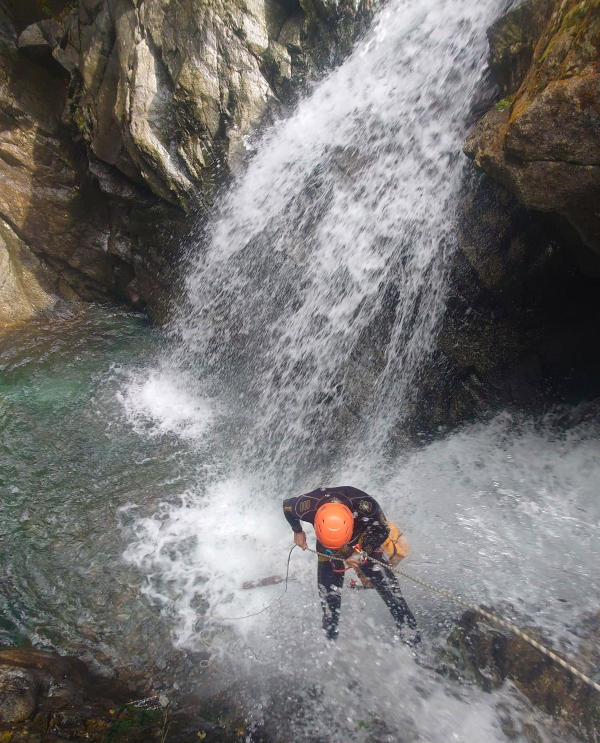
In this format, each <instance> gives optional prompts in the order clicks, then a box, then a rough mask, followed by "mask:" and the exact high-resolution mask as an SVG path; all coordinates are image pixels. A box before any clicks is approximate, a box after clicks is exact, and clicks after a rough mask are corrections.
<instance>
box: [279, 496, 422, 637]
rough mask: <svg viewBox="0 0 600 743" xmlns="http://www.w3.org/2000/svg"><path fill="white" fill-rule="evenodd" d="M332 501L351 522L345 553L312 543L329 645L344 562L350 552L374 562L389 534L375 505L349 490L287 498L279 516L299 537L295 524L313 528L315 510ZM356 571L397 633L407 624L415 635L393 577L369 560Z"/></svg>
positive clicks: (333, 633) (335, 627)
mask: <svg viewBox="0 0 600 743" xmlns="http://www.w3.org/2000/svg"><path fill="white" fill-rule="evenodd" d="M332 500H335V501H339V502H340V503H343V504H344V505H346V506H348V508H349V509H350V510H351V511H352V514H353V516H354V529H353V532H352V538H351V539H350V541H349V542H348V544H346V545H345V546H344V547H342V548H341V549H339V550H334V551H332V550H326V549H325V547H324V546H323V545H322V544H321V543H320V542H318V541H317V552H318V553H319V558H318V563H317V583H318V586H319V597H320V599H321V607H322V609H323V629H324V630H325V632H326V634H327V637H328V638H329V639H331V640H334V639H335V638H336V637H337V634H338V621H339V616H340V606H341V603H342V586H343V584H344V567H345V565H344V559H345V558H347V557H350V555H352V554H353V553H354V549H353V548H354V547H355V546H359V547H360V548H361V549H363V550H364V551H365V552H366V553H367V554H368V555H371V554H372V555H373V557H375V558H378V557H379V554H378V549H379V547H380V546H381V544H383V542H385V540H386V539H387V538H388V536H389V531H390V530H389V526H388V525H387V520H386V518H385V516H384V514H383V511H382V510H381V507H380V506H379V504H378V503H377V501H376V500H375V499H374V498H372V497H371V496H370V495H368V494H367V493H364V492H363V491H362V490H358V488H353V487H349V486H343V487H335V488H319V489H318V490H313V491H311V492H310V493H305V494H304V495H299V496H296V497H295V498H287V499H286V500H284V501H283V513H284V515H285V518H286V519H287V521H288V523H289V524H290V526H291V527H292V529H293V531H294V532H295V533H296V534H299V533H300V532H302V531H303V529H302V526H301V524H300V522H301V521H308V523H309V524H314V521H315V514H316V512H317V509H318V508H319V507H320V506H322V505H323V504H324V503H327V502H328V501H332ZM360 569H361V572H362V573H363V574H364V575H365V576H366V577H367V578H368V579H369V580H370V581H371V583H372V584H373V587H374V588H375V590H376V591H377V593H378V594H379V595H380V596H381V598H382V599H383V601H384V602H385V604H386V606H387V607H388V608H389V610H390V612H391V614H392V616H393V617H394V620H395V621H396V625H397V626H398V629H400V630H402V629H404V626H405V624H406V625H407V626H408V627H409V628H410V629H413V630H414V629H415V628H416V626H417V623H416V621H415V618H414V616H413V615H412V612H411V611H410V609H409V608H408V605H407V603H406V601H405V600H404V597H403V596H402V593H401V591H400V586H399V585H398V581H397V580H396V576H395V575H394V574H393V573H392V571H391V570H389V569H388V568H385V567H383V566H380V565H377V564H375V563H372V562H371V561H369V560H367V561H366V562H365V563H363V564H362V565H361V567H360ZM411 640H412V642H413V643H414V642H418V633H416V634H413V637H412V638H411Z"/></svg>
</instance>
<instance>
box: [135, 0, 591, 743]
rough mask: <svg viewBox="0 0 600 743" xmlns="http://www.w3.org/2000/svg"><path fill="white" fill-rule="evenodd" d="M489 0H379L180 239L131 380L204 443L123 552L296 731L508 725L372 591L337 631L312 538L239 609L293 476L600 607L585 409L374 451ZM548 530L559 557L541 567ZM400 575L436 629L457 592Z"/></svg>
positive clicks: (526, 602) (436, 259)
mask: <svg viewBox="0 0 600 743" xmlns="http://www.w3.org/2000/svg"><path fill="white" fill-rule="evenodd" d="M500 5H501V3H500V0H482V1H481V2H479V3H472V2H470V1H469V0H392V1H391V2H390V3H389V4H388V5H387V6H386V7H385V8H384V9H383V10H382V11H381V12H380V14H379V15H378V18H377V20H376V22H375V24H374V28H373V30H372V31H371V32H370V34H369V35H368V37H367V38H366V39H365V40H364V41H363V42H361V43H360V45H359V46H358V47H357V48H356V50H355V51H354V53H353V54H352V55H351V56H350V58H349V59H348V60H347V61H346V62H345V63H344V64H343V65H342V66H341V67H340V68H339V69H337V70H335V71H333V72H332V73H331V74H330V75H329V76H328V77H327V78H326V79H325V80H324V81H323V82H321V83H320V84H319V85H318V86H316V88H315V90H314V92H313V93H312V95H310V96H308V97H307V98H306V99H305V100H303V101H302V102H301V103H300V104H299V105H298V107H297V109H296V111H295V112H294V113H293V114H292V115H291V116H290V117H289V118H288V119H287V120H284V121H281V122H280V123H278V124H276V125H275V126H274V127H273V128H272V129H271V130H269V131H268V132H267V133H266V134H265V135H264V136H263V137H262V138H261V140H260V141H259V142H258V143H257V144H256V145H255V147H256V150H255V152H254V154H253V156H252V157H251V159H250V162H249V164H248V167H247V170H246V171H245V173H244V174H243V175H242V176H241V177H240V178H239V179H238V180H237V181H236V182H235V183H234V184H233V186H232V188H231V189H230V191H229V192H228V194H226V195H225V197H224V200H223V203H222V205H221V208H220V210H219V214H218V215H217V217H216V218H215V220H214V221H213V223H212V224H211V225H210V226H209V229H208V236H209V237H208V241H207V244H206V245H205V246H203V247H201V248H198V249H194V250H192V253H191V255H190V271H189V277H188V280H187V299H186V303H185V308H184V309H182V310H181V312H180V315H179V317H178V318H177V320H176V323H175V325H174V333H173V336H174V337H173V341H172V344H171V346H170V350H169V352H168V353H165V356H164V358H163V360H162V363H161V364H160V367H159V368H158V369H151V370H149V371H148V373H147V376H146V377H144V378H140V377H139V375H138V376H136V377H135V378H133V379H132V380H131V382H130V383H129V385H128V386H127V388H126V389H125V391H124V393H123V403H124V405H125V408H126V410H127V414H128V416H129V417H130V419H131V420H132V421H133V422H134V423H135V424H136V425H138V424H142V428H141V429H140V430H141V431H144V430H147V429H145V428H144V426H147V424H148V422H150V423H151V426H152V428H151V433H153V434H155V433H157V432H158V433H160V434H164V433H165V432H167V433H169V434H170V435H176V436H181V437H183V438H185V440H186V442H192V445H193V446H194V447H196V449H197V453H198V459H199V463H200V466H199V474H198V477H197V483H196V485H195V486H194V487H193V488H191V489H188V490H186V491H185V492H182V493H181V496H180V498H179V499H178V500H177V501H176V502H173V500H168V501H165V502H164V503H163V504H162V505H161V507H160V508H159V510H158V512H157V513H153V514H146V515H145V516H144V517H142V516H140V517H136V514H137V509H136V508H135V507H132V508H130V509H127V510H126V512H124V523H126V524H127V528H128V529H129V530H130V534H131V546H130V548H129V550H128V552H127V557H128V559H129V560H131V561H132V562H134V563H136V564H137V565H138V566H139V567H140V568H141V569H142V570H143V571H144V572H145V573H146V574H147V576H148V581H147V586H146V592H147V594H148V596H149V597H150V598H151V599H153V600H154V601H157V602H158V603H159V604H160V605H161V606H164V607H165V609H166V610H167V611H168V612H169V614H170V615H171V616H172V617H173V628H174V639H175V642H176V643H177V644H179V645H180V646H182V647H187V648H192V649H198V648H203V647H205V645H206V643H207V642H208V643H209V645H210V648H211V652H212V653H213V659H214V670H213V669H209V671H208V674H209V676H208V677H209V678H210V680H211V684H219V683H221V682H222V683H224V684H225V683H226V682H223V677H224V676H225V675H226V674H227V673H228V672H229V673H235V676H236V678H238V679H241V681H240V686H239V688H238V691H239V694H240V698H241V699H242V700H244V701H245V702H246V704H247V708H248V709H249V710H251V712H249V715H250V719H251V720H254V721H255V722H257V723H258V722H261V723H263V724H265V725H267V727H268V724H269V720H271V721H274V722H273V724H286V725H287V726H288V727H289V729H290V733H289V738H288V739H289V740H292V739H293V740H327V741H337V740H348V739H349V736H350V739H352V740H357V741H363V740H364V741H373V742H374V741H383V740H394V741H396V740H400V739H402V740H404V739H406V740H428V741H440V742H441V741H444V743H445V742H446V741H448V740H457V741H463V740H464V741H473V740H504V734H503V732H502V730H501V727H500V724H499V722H498V717H497V715H496V711H495V705H496V704H497V703H498V702H499V701H502V702H503V704H505V705H509V706H511V708H512V709H515V708H517V707H518V706H519V704H521V702H519V700H518V699H515V698H513V697H512V693H511V691H510V690H508V691H504V692H500V693H498V694H496V695H494V696H493V697H492V698H490V697H488V696H486V695H483V694H480V693H478V692H476V691H474V690H467V689H464V688H463V689H460V690H457V689H456V688H453V687H452V686H451V685H448V684H449V683H450V682H444V681H443V680H441V679H440V678H438V677H437V676H435V675H433V674H430V675H428V674H427V672H425V671H423V670H422V669H419V668H418V667H416V666H415V665H414V663H413V661H412V658H411V656H410V654H409V653H408V651H406V650H405V649H404V648H402V647H396V646H394V645H393V644H392V643H391V642H390V641H389V639H387V638H388V630H389V628H390V618H389V615H387V613H386V610H385V607H383V606H382V605H381V606H380V605H379V603H378V602H377V600H376V598H375V597H372V596H367V597H363V596H362V595H358V594H352V593H351V592H350V593H347V594H346V595H345V598H344V615H343V616H344V618H343V622H342V633H341V636H340V639H339V641H338V644H337V648H329V647H326V643H325V641H324V639H323V638H322V637H321V633H320V628H319V625H320V619H319V608H318V601H317V597H316V586H315V580H314V565H313V563H312V561H311V560H310V559H309V558H308V556H306V555H299V554H294V555H293V557H292V573H293V574H294V576H295V577H297V579H298V580H296V581H295V582H294V583H292V584H291V585H290V588H289V591H288V594H287V595H286V598H285V600H284V601H283V602H282V603H281V604H277V605H276V606H275V607H274V608H273V609H272V610H270V611H269V612H267V613H264V614H261V615H259V616H257V617H253V618H250V619H244V620H237V619H232V618H235V617H239V616H242V615H246V614H250V613H253V612H255V611H257V610H259V609H260V608H261V607H263V606H264V605H265V603H267V602H269V601H271V600H273V599H274V598H275V596H276V595H277V594H278V591H279V590H280V589H279V588H277V587H275V588H265V589H260V590H256V591H244V590H241V586H242V584H243V583H244V581H246V580H255V579H257V578H261V577H264V576H266V575H270V574H273V573H277V572H281V571H282V570H283V568H284V565H285V559H286V556H287V551H288V549H289V545H290V536H291V535H290V532H289V528H288V527H287V525H286V523H285V522H284V520H283V517H282V513H281V499H282V498H283V497H285V496H287V495H289V494H290V489H291V488H294V490H295V491H296V492H298V491H299V490H301V489H307V490H308V489H310V488H313V487H316V486H318V485H320V484H323V482H322V481H321V479H320V478H325V477H326V478H327V483H328V484H354V485H356V486H358V487H362V488H364V489H365V490H367V491H369V492H372V493H373V495H375V496H376V497H377V498H378V499H379V500H380V501H381V503H382V504H383V505H384V508H385V510H386V511H387V512H388V514H389V515H390V516H391V517H392V518H394V520H398V521H400V522H401V524H402V527H403V528H404V530H405V532H406V533H407V534H409V535H410V540H411V542H412V543H413V548H414V551H413V557H412V558H411V559H412V566H411V564H410V562H409V564H408V565H407V569H408V568H409V567H412V569H413V570H414V571H415V572H417V573H419V574H420V575H423V576H425V577H427V578H431V579H434V580H436V581H439V582H441V583H442V584H445V585H447V586H449V587H452V588H456V589H460V590H461V591H463V593H466V594H467V595H468V597H469V598H471V599H472V600H474V601H487V602H488V603H495V604H502V605H503V606H505V607H508V608H509V610H510V611H511V612H515V613H516V615H517V616H518V617H519V618H521V619H525V618H526V619H531V618H533V619H534V620H535V621H537V622H538V623H540V624H542V625H543V626H544V627H545V629H546V630H548V631H551V632H552V633H553V635H554V636H555V637H559V636H562V635H563V634H564V626H565V623H566V620H565V616H566V615H567V613H568V608H569V607H571V606H572V605H573V604H574V603H575V601H577V602H578V609H577V616H580V615H581V614H582V612H584V611H586V610H591V609H592V608H593V600H592V599H591V598H590V597H591V596H593V595H594V594H593V590H594V589H595V590H596V592H597V589H598V586H597V585H593V586H592V591H591V592H590V590H589V588H590V584H591V582H592V581H594V580H595V581H597V578H596V577H594V576H595V574H596V573H595V571H594V570H593V569H592V565H594V560H597V559H598V557H599V555H598V545H597V535H598V530H599V524H600V521H599V514H598V509H597V506H594V505H593V497H592V493H591V491H590V488H589V485H588V483H589V481H590V480H591V479H592V478H595V477H597V476H598V474H600V472H599V470H600V467H599V465H598V462H597V458H595V457H594V455H593V452H594V451H595V439H594V435H593V432H590V431H588V430H587V429H585V430H582V431H580V432H579V434H578V435H577V436H575V437H574V438H571V439H568V440H566V441H565V440H555V438H554V434H553V433H552V432H551V431H550V430H548V431H547V430H541V431H536V430H535V429H534V428H532V427H531V426H529V425H526V426H525V428H524V429H523V428H522V429H519V428H518V427H515V426H514V425H513V422H511V421H510V420H509V419H508V418H506V417H503V416H500V417H499V418H498V419H497V420H495V421H493V422H492V423H490V424H487V425H485V426H483V425H482V426H479V427H474V428H472V429H470V430H467V431H465V432H463V433H461V434H455V435H454V436H451V437H449V438H448V439H447V440H446V441H443V442H438V443H435V444H432V445H430V446H428V447H426V448H424V449H423V450H422V451H417V452H413V453H410V454H406V455H405V456H404V457H402V456H401V457H400V458H399V459H397V460H396V461H395V462H392V463H390V462H385V461H384V457H383V456H382V455H381V448H380V447H381V443H382V442H383V441H384V440H385V437H386V436H387V433H388V431H389V428H390V426H391V425H392V424H394V423H397V422H398V421H401V420H402V416H403V414H404V411H405V406H406V403H407V402H408V401H409V400H410V396H411V394H412V390H413V387H414V384H415V380H416V379H417V375H418V372H419V369H420V368H421V367H422V364H423V363H424V362H425V360H426V359H427V357H428V354H429V353H430V352H431V350H432V345H433V344H434V342H435V332H436V327H437V323H438V321H439V318H440V315H441V313H442V312H443V309H444V295H445V288H446V287H445V266H446V260H447V259H448V258H449V256H450V255H451V253H452V251H453V246H454V200H455V197H456V192H457V188H458V185H459V182H460V178H461V172H462V168H463V163H464V159H463V157H462V155H461V147H462V142H463V139H464V135H465V126H466V124H465V121H466V119H467V115H468V110H469V106H470V103H471V100H472V98H473V94H474V91H475V90H476V87H477V85H478V83H479V81H480V79H481V75H482V73H483V70H484V67H485V56H486V53H487V41H486V38H485V30H486V28H487V26H488V25H489V24H490V23H491V22H492V21H493V20H494V18H495V16H496V15H497V13H498V12H499V10H500ZM531 451H536V452H538V454H537V455H536V458H535V462H533V463H532V462H531V461H530V452H531ZM334 455H335V456H334ZM565 490H567V491H568V493H569V495H568V497H566V498H564V497H563V495H564V492H565ZM575 544H577V546H575ZM557 548H558V549H559V550H560V551H561V552H562V553H563V554H568V556H569V559H568V561H569V567H568V569H567V568H565V570H566V571H567V572H563V570H562V566H561V564H560V561H554V562H552V566H551V567H548V555H549V554H555V552H556V549H557ZM540 571H542V575H543V576H544V578H543V580H542V581H540V580H538V577H539V575H540ZM567 573H568V575H569V576H570V577H569V580H570V587H569V590H568V591H566V590H562V589H563V587H562V583H563V582H564V580H565V575H566V574H567ZM465 584H466V585H465ZM584 591H585V592H586V598H585V599H582V598H581V593H582V592H584ZM556 592H560V593H561V596H560V597H559V598H561V599H564V601H565V602H566V603H561V604H560V606H557V605H556V603H555V599H554V598H553V597H554V596H556ZM406 593H407V597H408V600H409V603H410V604H411V605H412V606H413V607H414V609H415V613H416V614H417V617H418V619H419V621H420V623H421V625H422V626H423V627H424V628H425V629H426V630H427V631H428V632H429V634H430V635H431V636H437V635H438V634H439V632H440V628H441V627H444V626H447V623H448V621H449V620H450V619H451V618H452V617H455V616H456V609H455V607H451V606H448V605H446V606H441V605H440V604H439V601H438V600H436V599H433V598H432V597H431V596H428V595H426V594H424V593H423V592H421V591H417V590H414V589H413V588H411V587H410V586H406ZM503 602H507V603H505V604H504V603H503ZM217 659H218V660H217ZM290 699H292V702H290V701H289V700H290ZM290 705H291V706H292V707H293V710H292V711H290ZM359 723H364V724H359ZM544 735H546V733H544ZM548 735H549V739H552V736H551V734H548ZM400 736H402V737H400Z"/></svg>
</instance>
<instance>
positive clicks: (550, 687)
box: [447, 611, 600, 743]
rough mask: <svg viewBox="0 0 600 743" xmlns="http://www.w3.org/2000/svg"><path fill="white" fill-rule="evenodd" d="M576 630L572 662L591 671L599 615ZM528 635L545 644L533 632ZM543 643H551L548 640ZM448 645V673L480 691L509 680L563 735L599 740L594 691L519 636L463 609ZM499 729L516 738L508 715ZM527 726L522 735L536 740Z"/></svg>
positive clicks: (599, 712) (599, 708) (599, 718)
mask: <svg viewBox="0 0 600 743" xmlns="http://www.w3.org/2000/svg"><path fill="white" fill-rule="evenodd" d="M575 632H576V634H577V636H578V637H579V638H580V645H579V648H578V649H577V654H576V656H575V658H572V660H574V661H575V662H576V664H577V665H578V666H579V668H580V669H581V670H582V671H583V672H584V673H586V674H588V675H591V674H593V673H594V668H595V667H596V666H597V663H598V660H599V658H598V639H599V638H600V616H599V615H598V614H596V615H591V616H589V617H588V618H587V619H586V620H585V621H583V622H582V624H581V625H580V626H579V627H577V628H576V630H575ZM529 633H530V634H532V635H533V636H534V637H535V638H536V639H538V640H540V641H541V642H545V641H544V638H541V637H540V636H539V633H538V632H536V631H535V630H529ZM545 644H548V645H550V644H549V643H548V642H547V641H546V642H545ZM448 645H449V647H450V648H451V651H452V654H451V656H450V658H451V659H450V663H449V666H448V669H447V670H448V671H449V672H450V675H456V674H458V676H459V677H461V678H465V679H469V680H472V681H474V682H475V683H477V684H478V686H481V687H482V688H483V689H484V690H485V691H491V690H492V689H497V688H498V687H499V686H501V685H502V684H503V683H504V681H505V680H506V679H510V680H511V681H513V682H514V684H515V685H516V687H517V688H518V689H519V691H520V692H521V693H522V694H523V695H524V696H525V697H526V698H527V699H528V700H529V701H530V702H531V703H532V704H533V705H534V706H535V707H537V708H538V709H541V710H542V711H543V712H545V713H546V714H549V715H552V717H553V718H554V720H555V722H556V724H557V725H558V726H559V728H560V729H562V730H563V731H564V734H565V737H569V736H570V735H572V734H573V733H574V734H575V735H576V737H577V739H578V740H582V741H590V743H592V742H593V741H597V740H598V736H599V735H600V699H599V696H598V693H597V692H595V691H594V690H593V689H592V688H591V687H589V686H587V685H586V684H584V683H583V682H582V681H579V680H578V679H577V678H575V677H574V676H572V675H571V674H570V673H569V672H568V671H566V670H564V669H562V668H561V667H560V666H558V665H557V664H556V663H554V662H553V661H551V660H550V659H549V658H546V657H545V656H543V655H542V654H541V653H539V652H538V651H537V650H536V649H535V648H533V647H532V646H531V645H529V644H528V643H526V642H525V641H524V640H521V639H520V638H518V637H516V636H514V635H507V634H505V633H503V632H500V631H498V630H497V629H494V628H491V627H489V626H487V625H486V624H485V623H484V622H482V621H480V620H479V619H478V616H477V615H476V614H475V612H472V611H468V612H465V614H464V615H463V616H462V617H461V619H460V621H459V623H458V625H457V627H456V628H455V630H454V631H453V632H452V633H451V635H450V637H449V638H448ZM550 646H551V645H550ZM558 652H559V654H560V651H558ZM503 727H505V728H506V729H505V732H506V733H507V734H508V736H509V737H511V738H513V737H517V735H516V733H517V731H516V730H515V724H514V720H511V719H509V718H508V717H507V718H506V719H505V720H504V721H503ZM530 727H531V729H530V730H529V731H528V730H527V729H526V728H525V729H524V730H522V734H523V738H524V739H525V740H532V741H535V740H540V737H539V733H538V734H537V735H536V734H535V732H534V731H535V727H534V726H533V725H531V726H530ZM511 730H512V733H513V734H512V735H510V731H511Z"/></svg>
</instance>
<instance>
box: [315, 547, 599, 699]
mask: <svg viewBox="0 0 600 743" xmlns="http://www.w3.org/2000/svg"><path fill="white" fill-rule="evenodd" d="M306 549H307V550H308V551H309V552H312V553H313V554H315V555H318V554H319V553H318V552H317V551H316V550H313V549H311V548H310V547H307V548H306ZM333 559H336V560H342V561H343V558H341V557H334V558H333ZM367 559H368V560H370V561H371V562H374V563H376V564H377V565H381V566H382V567H384V568H387V569H388V570H391V571H392V572H393V573H397V574H398V575H401V576H403V577H404V578H408V580H411V581H412V582H413V583H417V584H418V585H420V586H424V587H425V588H428V589H429V590H430V591H433V592H434V593H437V594H438V595H439V596H443V597H444V598H446V599H449V600H450V601H454V602H455V603H457V604H460V605H461V606H464V607H465V608H467V609H471V610H472V611H475V612H477V614H479V615H481V616H482V617H484V618H485V619H487V620H488V621H490V622H492V623H493V624H496V625H498V626H500V627H503V628H504V629H507V630H509V632H512V633H513V634H514V635H516V636H517V637H520V638H521V640H524V641H525V642H526V643H528V644H529V645H531V646H532V647H534V648H535V649H536V650H538V651H539V652H540V653H542V655H545V656H546V657H547V658H550V660H552V661H554V662H555V663H556V664H557V665H559V666H560V667H561V668H564V669H565V670H566V671H568V672H569V673H570V674H572V675H573V676H575V677H576V678H578V679H579V680H580V681H583V683H584V684H587V685H588V686H590V687H591V688H592V689H595V690H596V691H597V692H600V684H599V683H598V682H596V681H594V679H592V678H590V677H589V676H587V675H586V674H585V673H583V671H580V670H579V669H578V668H576V667H575V666H574V665H572V664H571V663H569V662H567V661H566V660H564V659H563V658H561V657H560V655H557V654H556V653H555V652H554V651H553V650H550V648H548V647H546V646H545V645H542V643H541V642H538V641H537V640H536V639H535V638H534V637H532V636H531V635H530V634H528V633H527V632H523V630H521V629H519V628H518V627H517V626H516V625H514V624H512V622H509V621H508V620H507V619H503V618H502V617H499V616H497V615H496V614H494V613H492V612H491V611H487V609H482V608H481V607H480V606H477V605H476V604H472V603H471V602H470V601H466V600H465V599H463V598H462V596H457V595H456V594H455V593H452V591H449V590H448V589H446V588H440V587H439V586H436V585H434V584H433V583H428V582H427V581H425V580H423V579H422V578H415V577H414V576H413V575H410V574H409V573H406V572H405V571H404V570H400V568H397V567H392V566H391V565H389V564H388V563H385V562H382V561H381V560H377V559H376V558H374V557H372V556H371V555H367Z"/></svg>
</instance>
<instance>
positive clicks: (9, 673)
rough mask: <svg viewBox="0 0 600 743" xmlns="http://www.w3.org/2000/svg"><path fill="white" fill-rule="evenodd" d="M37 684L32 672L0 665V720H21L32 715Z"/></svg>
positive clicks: (9, 721)
mask: <svg viewBox="0 0 600 743" xmlns="http://www.w3.org/2000/svg"><path fill="white" fill-rule="evenodd" d="M36 697H37V684H36V680H35V678H34V676H33V674H32V673H30V672H28V671H25V670H22V669H20V668H2V667H1V666H0V721H1V722H8V723H11V722H23V721H24V720H28V719H29V718H30V717H32V716H33V713H34V712H35V706H36Z"/></svg>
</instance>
